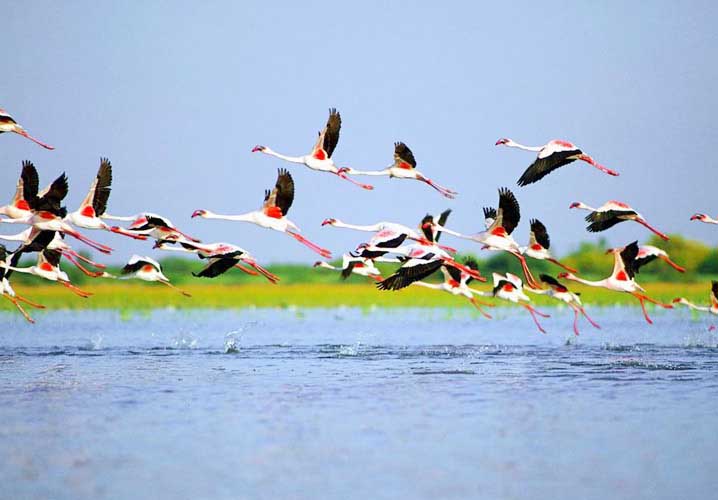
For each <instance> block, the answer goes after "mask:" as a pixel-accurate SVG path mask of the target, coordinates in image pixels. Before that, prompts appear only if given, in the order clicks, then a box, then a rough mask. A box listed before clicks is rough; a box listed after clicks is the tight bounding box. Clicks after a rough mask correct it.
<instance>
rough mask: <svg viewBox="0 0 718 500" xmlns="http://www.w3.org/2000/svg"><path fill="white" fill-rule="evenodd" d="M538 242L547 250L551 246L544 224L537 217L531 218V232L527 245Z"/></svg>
mask: <svg viewBox="0 0 718 500" xmlns="http://www.w3.org/2000/svg"><path fill="white" fill-rule="evenodd" d="M534 243H538V244H539V245H541V246H542V247H543V248H545V249H546V250H548V249H549V248H550V247H551V239H550V238H549V235H548V231H546V226H544V225H543V222H541V221H540V220H538V219H531V232H530V234H529V245H532V244H534Z"/></svg>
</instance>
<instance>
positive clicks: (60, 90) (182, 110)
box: [0, 1, 718, 263]
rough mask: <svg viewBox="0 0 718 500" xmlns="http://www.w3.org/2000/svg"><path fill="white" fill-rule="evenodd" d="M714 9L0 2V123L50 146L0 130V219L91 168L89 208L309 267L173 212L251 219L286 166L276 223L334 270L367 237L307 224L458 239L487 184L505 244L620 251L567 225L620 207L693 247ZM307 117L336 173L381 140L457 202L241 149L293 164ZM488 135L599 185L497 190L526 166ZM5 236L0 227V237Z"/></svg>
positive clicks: (119, 249)
mask: <svg viewBox="0 0 718 500" xmlns="http://www.w3.org/2000/svg"><path fill="white" fill-rule="evenodd" d="M717 5H718V4H716V3H715V2H660V1H655V2H609V1H606V2H441V3H439V2H374V1H365V2H309V1H304V2H292V1H287V2H267V1H257V2H249V1H244V2H229V1H228V2H220V1H212V2H179V1H176V2H175V1H173V2H140V1H134V2H95V1H88V2H83V1H74V2H52V1H44V2H41V1H37V2H10V3H6V4H5V5H4V6H3V7H2V11H3V15H2V18H3V22H2V25H3V34H4V42H3V45H2V49H0V50H2V63H3V70H4V71H3V78H2V81H1V83H0V107H3V108H5V109H6V110H7V111H8V112H9V113H10V114H12V115H13V116H14V117H15V118H16V119H17V121H18V122H19V123H21V124H22V125H24V126H25V127H26V129H27V130H28V131H29V132H30V133H31V134H33V135H35V136H37V137H38V138H40V139H42V140H44V141H46V142H49V143H50V144H53V145H54V146H56V148H57V149H56V150H55V151H46V150H44V149H42V148H40V147H39V146H37V145H35V144H34V143H32V142H30V141H27V140H25V139H23V138H21V137H20V136H17V135H15V134H2V135H0V162H1V164H2V166H1V167H0V186H2V192H0V203H6V202H7V201H9V200H10V198H11V197H12V195H13V192H14V186H15V183H16V181H17V177H18V174H19V172H20V166H21V162H22V160H26V159H28V160H32V161H33V162H34V163H35V165H36V166H37V168H38V170H39V172H40V177H41V181H40V182H41V184H43V185H44V184H46V183H49V182H50V181H51V180H52V179H54V178H55V177H56V176H57V175H58V174H60V173H61V172H63V171H64V172H67V175H68V176H69V179H70V193H69V195H68V198H67V205H68V208H70V210H74V209H75V208H76V206H77V205H78V204H79V203H80V201H81V200H82V198H83V197H84V195H85V193H86V191H87V189H88V188H89V185H90V183H91V182H92V179H93V178H94V176H95V174H96V171H97V167H98V166H99V159H100V157H108V158H110V160H111V161H112V164H113V167H114V182H113V191H112V195H111V197H110V201H109V208H108V212H110V213H113V214H118V215H132V214H135V213H139V212H143V211H151V212H156V213H159V214H162V215H165V216H166V217H169V218H170V219H171V220H172V221H173V222H174V223H175V224H176V225H177V226H178V227H179V228H180V229H182V230H184V231H185V232H187V233H190V234H192V235H194V236H197V237H199V238H201V239H202V240H203V241H206V242H213V241H227V242H231V243H234V244H237V245H240V246H242V247H243V248H245V249H247V250H249V251H250V252H251V253H252V254H254V255H255V256H256V257H257V258H258V259H259V260H260V262H306V263H311V262H314V261H315V260H317V258H318V255H316V254H314V253H312V252H311V251H310V250H309V249H307V248H306V247H304V246H302V245H300V244H298V243H297V242H296V241H294V240H293V239H291V238H289V237H288V236H286V235H283V234H280V233H276V232H272V231H270V230H267V229H262V228H259V227H255V226H252V225H250V224H247V223H238V222H229V221H218V220H202V219H191V218H190V215H191V214H192V212H193V211H194V210H195V209H199V208H206V209H211V210H213V211H215V212H220V213H230V214H238V213H245V212H248V211H251V210H255V209H257V208H259V207H260V206H261V203H262V200H263V193H264V189H265V188H271V187H272V186H273V185H274V182H275V179H276V171H277V168H280V167H286V168H288V169H289V170H290V171H291V172H292V175H293V177H294V179H295V184H296V196H295V200H294V205H293V206H292V208H291V210H290V212H289V218H290V219H291V220H293V221H294V222H295V223H296V224H297V225H298V226H299V227H300V228H301V229H302V232H303V233H304V234H305V236H307V237H308V238H309V239H311V240H314V241H315V242H317V243H319V244H320V245H322V246H324V247H326V248H329V249H330V250H332V251H333V252H334V254H335V255H337V256H338V255H341V253H342V252H344V251H348V250H351V249H354V248H355V247H356V245H357V244H358V243H360V242H362V241H366V239H367V235H366V234H363V233H357V232H354V231H349V230H346V229H338V228H331V227H321V222H322V221H323V220H324V219H325V218H327V217H336V218H339V219H342V220H344V221H346V222H351V223H355V224H372V223H375V222H378V221H392V222H399V223H403V224H406V225H410V226H415V225H417V224H418V222H419V220H420V219H421V217H422V216H423V215H424V214H426V213H427V212H429V213H438V212H440V211H442V210H444V209H446V208H452V209H453V214H452V216H451V218H450V219H449V223H447V226H448V227H452V228H453V229H455V230H458V231H461V232H466V233H473V232H476V231H479V230H482V229H483V216H482V213H481V207H482V206H484V205H495V204H496V203H497V199H498V195H497V189H498V188H499V187H502V186H507V187H509V188H511V189H512V190H513V191H514V192H515V194H516V196H517V198H518V200H519V202H520V204H521V213H522V219H521V223H520V224H519V227H518V228H517V229H516V232H515V233H514V236H515V238H516V239H517V240H518V241H519V242H522V243H525V241H526V240H527V238H528V222H529V219H531V218H538V219H540V220H542V221H543V222H544V224H545V225H546V226H547V228H548V230H549V233H550V235H551V239H552V244H553V246H552V248H554V249H555V251H556V252H557V253H558V254H559V255H561V254H563V253H567V252H569V251H571V250H573V249H575V248H576V247H577V246H578V244H579V243H580V242H582V241H596V240H597V239H598V238H600V237H605V238H607V239H608V242H609V243H610V244H612V245H623V244H626V243H628V242H630V241H633V240H634V239H638V240H639V241H645V240H646V239H648V237H649V236H650V233H649V232H648V231H647V230H645V229H644V228H642V227H641V226H638V225H637V224H633V223H623V224H621V225H619V226H617V227H615V228H613V229H610V230H608V231H606V232H604V233H600V234H599V235H596V234H591V233H587V232H586V231H585V222H584V220H583V217H584V216H585V212H578V211H575V210H571V211H570V210H568V206H569V204H570V203H571V202H573V201H583V202H585V203H587V204H589V205H592V206H599V205H601V204H603V203H604V202H605V201H608V200H611V199H616V200H621V201H624V202H627V203H629V204H630V205H632V206H633V207H634V208H635V209H636V210H638V211H639V212H640V213H641V214H643V215H644V216H645V217H646V219H647V220H648V221H649V222H651V223H653V224H654V225H655V226H657V227H658V228H659V229H661V230H663V231H664V232H669V233H682V234H683V235H685V236H687V237H690V238H695V239H699V240H702V241H704V242H706V243H709V244H711V245H716V244H718V230H716V226H712V225H705V224H700V223H697V222H690V221H689V218H690V216H691V215H692V214H693V213H694V212H707V213H709V214H711V215H716V214H718V200H717V199H716V195H715V190H716V186H717V185H718V182H717V181H718V174H717V173H716V172H717V170H716V160H715V156H714V151H713V148H714V147H715V145H716V144H718V127H716V124H715V123H716V122H715V117H716V114H717V111H718V106H717V104H718V97H716V91H715V88H716V82H717V81H718V65H717V64H716V63H715V61H717V60H718V30H716V29H715V26H714V21H715V19H716V18H718V6H717ZM330 107H336V108H337V109H338V110H339V111H340V112H341V115H342V121H343V123H342V131H341V137H340V140H339V144H338V146H337V148H336V150H335V152H334V156H333V157H334V159H335V160H336V161H337V163H338V164H339V165H342V166H351V167H354V168H357V169H363V170H370V169H380V168H384V167H386V166H388V165H389V164H390V163H391V162H392V155H393V143H394V142H395V141H404V142H405V143H406V144H407V145H409V147H410V148H411V149H412V150H413V152H414V155H415V156H416V159H417V162H418V168H419V169H420V170H422V171H423V172H424V173H425V174H426V175H427V176H428V177H430V178H432V179H434V180H436V181H437V182H439V183H440V184H443V185H445V186H448V187H451V188H453V189H455V190H456V191H459V193H460V194H459V196H458V197H457V199H456V200H446V199H445V198H442V197H441V196H440V195H439V194H438V193H436V192H435V191H433V190H432V189H431V188H429V187H428V186H426V185H424V184H422V183H419V182H415V181H407V180H396V179H393V180H389V179H388V178H386V177H378V178H377V177H373V178H369V177H364V178H361V177H360V178H358V179H360V180H361V179H364V180H370V182H371V183H373V184H374V185H375V190H374V191H371V192H368V191H364V190H362V189H359V188H357V187H355V186H353V185H351V184H350V183H348V182H345V181H342V180H340V179H338V178H337V177H335V176H333V175H330V174H326V173H320V172H314V171H311V170H309V169H307V168H306V167H304V166H302V165H294V164H288V163H284V162H282V161H280V160H278V159H276V158H272V157H268V156H265V155H262V154H259V153H255V154H252V153H251V152H250V151H251V149H252V147H253V146H254V145H255V144H263V145H267V146H270V147H272V149H274V150H276V151H279V152H282V153H285V154H288V155H302V154H307V153H309V151H310V149H311V147H312V145H313V144H314V140H315V138H316V134H317V132H318V131H319V130H320V129H321V128H322V127H323V126H324V124H325V123H326V119H327V112H328V111H327V110H328V108H330ZM501 137H510V138H512V139H514V140H516V141H518V142H521V143H523V144H528V145H541V144H544V143H546V142H548V141H549V140H551V139H555V138H558V139H565V140H569V141H572V142H574V143H575V144H577V145H578V146H579V147H581V148H582V149H583V151H585V152H586V153H588V154H591V155H592V156H593V157H594V158H595V159H596V160H597V161H599V162H601V163H602V164H604V165H606V166H608V167H610V168H613V169H615V170H618V171H619V172H620V174H621V175H620V176H619V177H609V176H607V175H604V174H602V173H600V172H599V171H597V170H595V169H593V168H592V167H590V166H588V165H586V164H578V162H577V163H574V164H572V165H571V166H568V167H563V168H561V169H560V170H558V171H556V172H554V173H552V174H551V175H550V176H548V177H546V178H544V179H543V180H542V181H540V182H539V183H536V184H532V185H529V186H526V187H518V186H516V180H517V179H518V178H519V176H520V175H521V173H522V172H523V171H524V170H525V168H526V167H527V166H528V165H529V164H530V163H531V162H532V161H533V158H534V155H533V154H532V153H529V152H523V151H518V150H512V149H506V148H503V147H496V146H494V143H495V142H496V140H497V139H499V138H501ZM2 193H5V194H2ZM3 197H4V199H3ZM18 229H20V228H19V227H18V226H9V225H7V226H3V225H0V232H2V233H6V234H9V233H14V232H16V231H17V230H18ZM90 236H92V237H95V238H97V239H99V240H101V241H103V242H105V243H108V244H110V245H111V246H112V247H114V248H115V249H116V251H115V252H114V253H113V255H112V256H111V257H109V258H107V261H109V262H116V263H119V262H121V261H123V260H126V259H127V258H128V257H129V256H130V255H131V254H132V253H140V254H146V255H151V256H155V257H157V256H162V254H161V253H160V252H157V251H153V250H151V244H150V243H147V242H135V241H132V240H130V239H129V238H123V237H122V236H118V235H113V234H109V233H108V234H106V235H105V234H99V233H98V232H93V233H92V234H90ZM449 241H453V243H449ZM446 244H452V245H453V246H456V247H458V248H459V249H461V250H466V251H476V250H478V248H477V247H476V246H474V244H472V243H471V242H460V241H457V240H447V242H446ZM78 248H80V247H79V246H78Z"/></svg>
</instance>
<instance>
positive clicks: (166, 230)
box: [99, 212, 200, 243]
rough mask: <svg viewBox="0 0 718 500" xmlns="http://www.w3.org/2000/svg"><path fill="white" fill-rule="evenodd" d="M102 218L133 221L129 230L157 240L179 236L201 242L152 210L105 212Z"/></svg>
mask: <svg viewBox="0 0 718 500" xmlns="http://www.w3.org/2000/svg"><path fill="white" fill-rule="evenodd" d="M99 217H100V218H101V219H108V220H118V221H131V222H132V223H131V224H130V225H129V226H128V228H127V231H128V232H133V233H136V234H138V235H146V236H149V237H150V238H154V239H155V240H157V241H161V240H167V239H172V238H178V239H182V240H185V241H190V242H194V243H199V242H200V240H198V239H197V238H193V237H192V236H190V235H188V234H186V233H183V232H182V231H180V230H179V229H177V227H176V226H175V225H174V224H173V223H172V221H171V220H169V219H168V218H167V217H164V216H162V215H158V214H155V213H151V212H143V213H141V214H137V215H130V216H127V217H125V216H117V215H107V214H103V215H100V216H99Z"/></svg>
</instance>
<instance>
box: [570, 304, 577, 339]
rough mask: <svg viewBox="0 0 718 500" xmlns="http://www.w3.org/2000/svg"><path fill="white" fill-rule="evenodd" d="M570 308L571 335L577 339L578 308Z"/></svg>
mask: <svg viewBox="0 0 718 500" xmlns="http://www.w3.org/2000/svg"><path fill="white" fill-rule="evenodd" d="M571 308H572V309H573V334H574V335H575V336H576V337H578V308H577V307H575V306H572V307H571Z"/></svg>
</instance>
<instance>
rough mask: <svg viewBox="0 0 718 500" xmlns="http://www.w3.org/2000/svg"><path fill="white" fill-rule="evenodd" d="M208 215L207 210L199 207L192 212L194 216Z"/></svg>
mask: <svg viewBox="0 0 718 500" xmlns="http://www.w3.org/2000/svg"><path fill="white" fill-rule="evenodd" d="M206 216H207V210H203V209H199V210H195V211H194V212H192V218H193V219H194V218H195V217H206Z"/></svg>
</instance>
